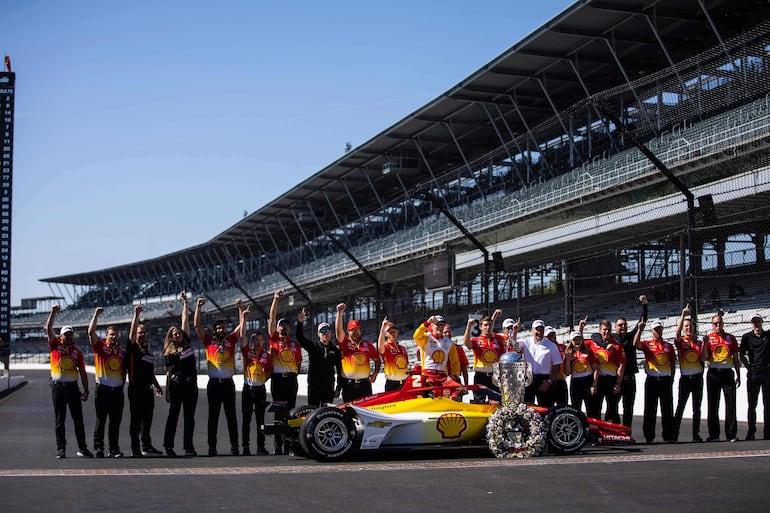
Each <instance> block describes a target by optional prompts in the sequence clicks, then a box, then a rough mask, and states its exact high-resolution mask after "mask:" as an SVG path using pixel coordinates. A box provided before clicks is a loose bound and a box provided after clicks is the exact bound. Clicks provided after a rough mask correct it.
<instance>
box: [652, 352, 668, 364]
mask: <svg viewBox="0 0 770 513" xmlns="http://www.w3.org/2000/svg"><path fill="white" fill-rule="evenodd" d="M655 365H658V366H661V367H662V366H664V365H668V356H667V355H666V353H658V354H656V355H655Z"/></svg>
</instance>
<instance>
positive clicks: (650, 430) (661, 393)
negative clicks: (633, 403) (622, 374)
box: [642, 376, 675, 442]
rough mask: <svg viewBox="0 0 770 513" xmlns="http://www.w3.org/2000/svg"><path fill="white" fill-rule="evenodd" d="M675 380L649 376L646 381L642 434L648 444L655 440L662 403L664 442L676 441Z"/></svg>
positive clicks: (666, 377) (661, 415) (661, 416)
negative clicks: (656, 425)
mask: <svg viewBox="0 0 770 513" xmlns="http://www.w3.org/2000/svg"><path fill="white" fill-rule="evenodd" d="M673 387H674V379H673V378H672V377H671V376H662V377H656V376H647V379H646V380H645V381H644V420H643V422H642V433H644V438H645V440H647V441H648V442H651V441H653V440H654V439H655V423H656V421H657V419H658V403H660V423H661V427H662V428H663V430H662V433H661V435H662V436H663V440H665V441H667V442H668V441H671V440H674V438H675V437H674V389H673Z"/></svg>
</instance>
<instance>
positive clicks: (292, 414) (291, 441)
mask: <svg viewBox="0 0 770 513" xmlns="http://www.w3.org/2000/svg"><path fill="white" fill-rule="evenodd" d="M316 408H317V406H312V405H310V404H305V405H302V406H297V407H296V408H292V409H291V410H290V411H289V420H293V419H301V418H302V417H307V416H308V415H309V414H310V413H311V412H312V411H313V410H315V409H316ZM292 433H293V434H294V436H290V437H289V436H287V437H286V438H285V441H284V443H285V444H288V450H289V452H290V453H294V454H295V455H296V456H303V457H307V453H306V452H305V451H304V450H303V449H302V446H301V445H300V444H299V439H298V438H297V437H298V436H299V430H297V431H292Z"/></svg>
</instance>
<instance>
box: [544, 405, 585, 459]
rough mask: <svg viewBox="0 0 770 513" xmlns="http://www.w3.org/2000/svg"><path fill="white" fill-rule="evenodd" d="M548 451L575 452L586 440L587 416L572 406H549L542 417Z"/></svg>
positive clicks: (559, 452) (558, 452) (557, 452)
mask: <svg viewBox="0 0 770 513" xmlns="http://www.w3.org/2000/svg"><path fill="white" fill-rule="evenodd" d="M543 426H544V429H545V435H546V440H547V441H548V450H549V452H552V453H555V454H575V453H576V452H578V451H580V450H581V449H582V448H583V446H584V445H585V444H586V440H588V431H589V425H588V418H587V417H586V416H585V414H584V413H583V412H582V411H580V410H578V409H577V408H575V407H573V406H568V405H566V404H560V405H557V406H553V407H551V408H550V409H549V410H548V411H547V412H546V414H545V418H544V419H543Z"/></svg>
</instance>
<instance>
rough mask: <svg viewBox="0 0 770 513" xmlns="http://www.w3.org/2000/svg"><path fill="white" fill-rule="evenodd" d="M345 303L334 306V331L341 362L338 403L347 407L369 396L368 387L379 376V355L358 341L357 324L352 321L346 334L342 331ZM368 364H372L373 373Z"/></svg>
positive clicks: (373, 348)
mask: <svg viewBox="0 0 770 513" xmlns="http://www.w3.org/2000/svg"><path fill="white" fill-rule="evenodd" d="M345 308H346V305H345V303H340V304H338V305H337V317H336V318H335V321H334V330H335V334H336V335H337V342H338V344H339V346H340V358H341V359H342V377H343V378H344V379H343V383H342V399H343V400H344V401H345V402H346V403H347V402H350V401H354V400H356V399H360V398H362V397H366V396H368V395H372V383H374V381H375V380H376V379H377V374H378V373H379V372H380V365H381V362H380V354H379V352H377V346H375V345H374V344H372V343H371V342H369V341H368V340H364V339H362V338H361V323H360V322H358V321H357V320H356V319H352V320H350V321H349V322H348V333H347V335H345V330H344V329H343V328H342V322H343V321H342V316H343V312H344V311H345ZM370 362H374V372H372V367H371V365H370Z"/></svg>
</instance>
